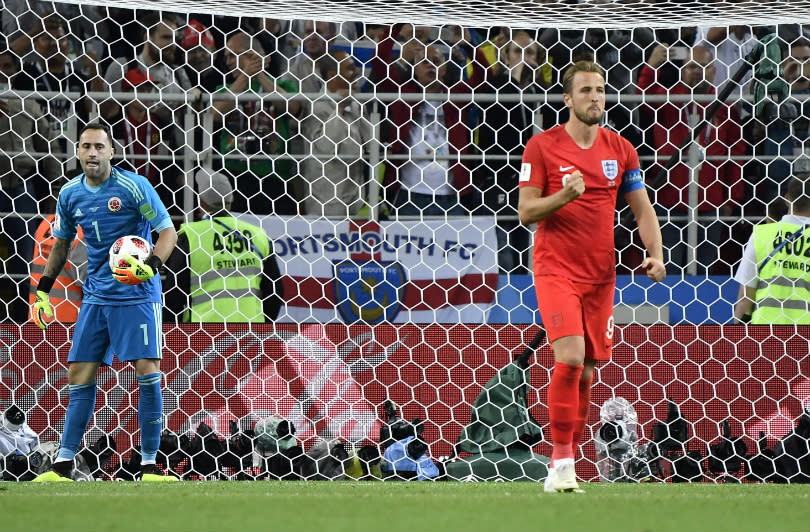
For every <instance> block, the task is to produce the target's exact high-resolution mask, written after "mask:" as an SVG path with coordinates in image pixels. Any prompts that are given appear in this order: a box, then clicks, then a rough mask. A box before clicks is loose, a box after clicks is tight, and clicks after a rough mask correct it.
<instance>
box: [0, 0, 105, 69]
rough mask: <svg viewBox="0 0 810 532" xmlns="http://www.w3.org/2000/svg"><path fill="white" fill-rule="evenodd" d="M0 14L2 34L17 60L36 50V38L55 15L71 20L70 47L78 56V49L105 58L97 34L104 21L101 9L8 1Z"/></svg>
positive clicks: (32, 0)
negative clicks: (34, 43) (34, 47)
mask: <svg viewBox="0 0 810 532" xmlns="http://www.w3.org/2000/svg"><path fill="white" fill-rule="evenodd" d="M0 11H2V24H3V26H2V28H3V35H5V36H6V37H7V38H8V40H9V48H11V50H12V51H14V53H15V54H17V56H18V57H22V58H27V56H28V54H29V52H31V50H32V49H33V38H35V37H36V36H37V35H39V34H40V33H41V32H42V29H43V20H44V19H45V18H47V17H48V16H50V15H52V14H54V13H57V14H58V15H59V16H60V17H61V18H62V19H63V20H66V21H70V22H69V26H70V31H69V32H68V34H69V39H70V43H69V45H68V48H69V49H71V50H72V51H73V53H74V54H75V56H78V55H80V54H79V52H78V51H79V50H84V51H86V53H88V54H89V55H91V56H94V57H95V58H101V57H102V56H104V55H105V45H104V41H103V40H102V39H100V38H99V36H98V35H97V34H96V23H98V22H99V21H101V20H102V18H103V12H102V8H99V7H95V6H89V5H72V4H68V3H64V2H50V1H43V0H5V1H4V2H3V3H2V6H0ZM74 58H75V57H71V59H74Z"/></svg>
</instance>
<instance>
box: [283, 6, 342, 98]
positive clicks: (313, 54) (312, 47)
mask: <svg viewBox="0 0 810 532" xmlns="http://www.w3.org/2000/svg"><path fill="white" fill-rule="evenodd" d="M303 24H304V28H303V32H302V36H301V45H300V51H299V52H298V53H296V54H295V55H293V56H292V57H291V58H290V64H289V70H288V73H287V74H285V75H283V76H282V79H289V80H291V81H293V82H295V84H296V85H297V86H298V88H299V90H300V91H301V92H310V93H311V92H321V90H322V88H323V84H324V81H325V80H324V79H323V78H322V77H321V75H320V72H319V71H318V67H317V66H316V63H317V62H318V60H319V59H320V58H321V57H323V56H325V55H326V53H327V52H326V51H327V50H328V48H329V45H330V43H331V42H332V41H333V40H334V39H335V28H334V26H333V25H332V23H331V22H322V21H314V20H306V21H304V23H303Z"/></svg>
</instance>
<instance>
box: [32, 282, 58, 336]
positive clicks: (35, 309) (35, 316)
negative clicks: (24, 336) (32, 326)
mask: <svg viewBox="0 0 810 532" xmlns="http://www.w3.org/2000/svg"><path fill="white" fill-rule="evenodd" d="M48 299H49V298H48V293H47V292H43V291H42V290H37V300H36V301H34V304H33V305H31V319H32V320H33V322H34V323H36V324H37V327H39V328H40V329H42V330H43V331H44V330H45V329H47V328H48V323H47V322H46V321H45V320H44V319H43V317H42V313H43V312H44V313H45V316H47V317H49V318H53V309H52V308H51V302H50V301H49V300H48Z"/></svg>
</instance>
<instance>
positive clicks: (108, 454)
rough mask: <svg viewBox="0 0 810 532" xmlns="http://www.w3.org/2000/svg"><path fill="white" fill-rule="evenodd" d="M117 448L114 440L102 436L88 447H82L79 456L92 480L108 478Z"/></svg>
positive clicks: (105, 435) (109, 436)
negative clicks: (82, 459)
mask: <svg viewBox="0 0 810 532" xmlns="http://www.w3.org/2000/svg"><path fill="white" fill-rule="evenodd" d="M116 450H117V446H116V443H115V438H114V437H113V436H111V435H108V434H104V435H102V436H101V437H99V438H98V439H97V440H96V441H95V442H94V443H93V445H91V446H90V447H82V448H81V449H80V450H79V454H80V455H82V456H83V457H84V461H85V462H86V463H87V467H88V469H89V470H90V474H91V475H92V476H93V478H101V479H104V478H108V477H109V476H110V474H111V471H110V469H111V467H110V462H111V460H112V457H113V456H114V455H115V452H116Z"/></svg>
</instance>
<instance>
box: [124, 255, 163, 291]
mask: <svg viewBox="0 0 810 532" xmlns="http://www.w3.org/2000/svg"><path fill="white" fill-rule="evenodd" d="M124 260H126V261H127V262H128V263H129V267H127V268H115V269H114V270H113V274H112V276H113V277H114V278H115V280H116V281H118V282H119V283H124V284H128V285H136V284H141V283H142V282H144V281H148V280H149V279H151V278H152V277H154V276H155V274H156V273H157V272H158V270H159V269H160V267H161V266H162V265H163V261H161V260H160V259H159V258H158V257H156V256H155V255H150V256H149V257H148V258H147V259H146V260H145V261H141V260H138V259H136V258H134V257H132V256H130V255H124Z"/></svg>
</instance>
